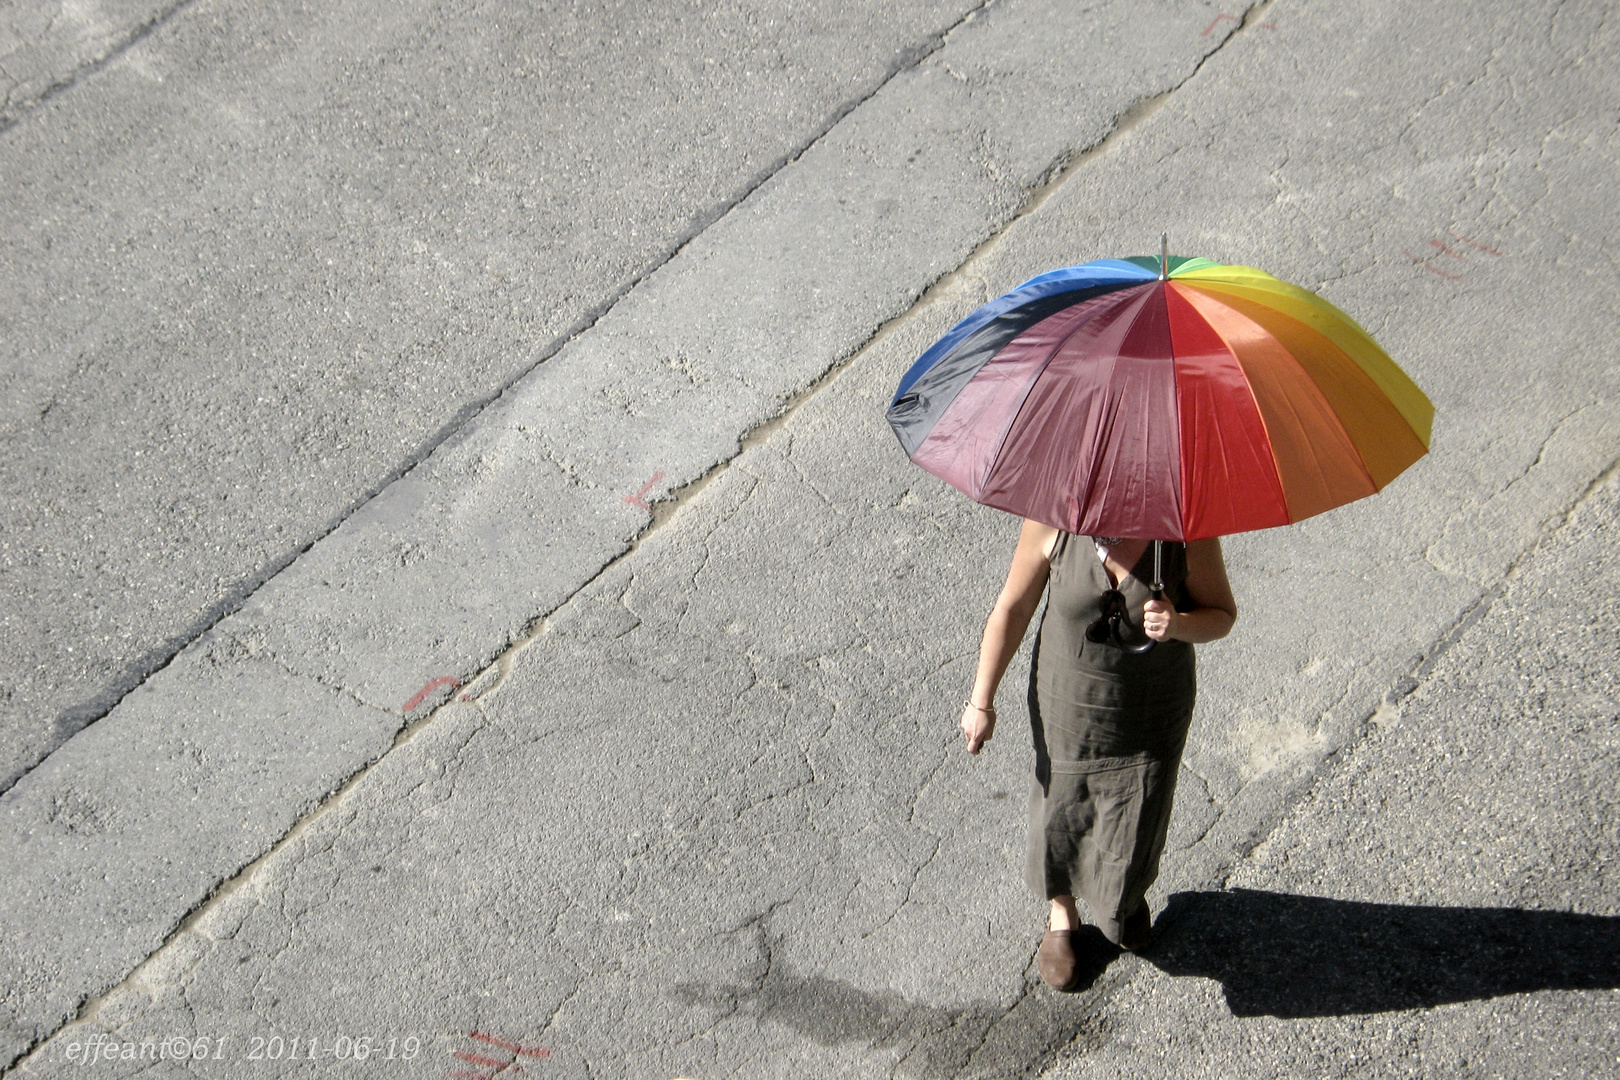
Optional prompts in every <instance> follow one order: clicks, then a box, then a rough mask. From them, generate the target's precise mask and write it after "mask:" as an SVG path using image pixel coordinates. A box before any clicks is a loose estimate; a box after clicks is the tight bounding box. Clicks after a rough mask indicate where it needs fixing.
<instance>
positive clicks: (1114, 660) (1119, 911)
mask: <svg viewBox="0 0 1620 1080" xmlns="http://www.w3.org/2000/svg"><path fill="white" fill-rule="evenodd" d="M1050 562H1051V574H1050V576H1049V578H1048V583H1047V599H1046V610H1045V612H1044V613H1043V614H1042V616H1041V622H1040V627H1039V629H1038V630H1037V631H1036V633H1035V646H1034V656H1033V660H1032V663H1031V666H1030V673H1029V716H1030V722H1031V725H1032V728H1033V735H1034V740H1035V782H1034V785H1033V787H1032V789H1031V791H1030V803H1029V814H1030V817H1029V857H1028V862H1027V865H1026V867H1025V875H1024V876H1025V880H1026V881H1027V882H1028V884H1029V887H1030V888H1032V889H1034V890H1035V891H1036V892H1037V893H1039V894H1040V895H1041V896H1043V897H1045V898H1047V899H1051V898H1052V897H1055V896H1062V895H1064V894H1070V895H1073V896H1076V897H1078V898H1080V899H1081V900H1084V901H1085V904H1086V907H1087V908H1088V909H1090V912H1091V916H1092V921H1093V922H1095V923H1096V924H1097V926H1098V927H1099V928H1100V929H1101V930H1102V932H1103V933H1104V934H1105V935H1106V936H1107V937H1108V939H1109V940H1110V941H1113V942H1115V943H1117V942H1118V941H1119V933H1120V922H1121V921H1122V920H1123V919H1125V918H1127V917H1128V916H1130V915H1131V914H1132V913H1133V912H1134V911H1135V909H1136V907H1137V906H1138V905H1139V904H1141V903H1142V898H1143V896H1144V895H1145V894H1146V892H1147V889H1148V886H1149V885H1151V884H1152V883H1153V880H1154V878H1156V877H1157V876H1158V872H1159V855H1160V853H1161V852H1163V850H1164V838H1165V830H1166V829H1167V828H1168V826H1169V823H1170V800H1171V797H1172V795H1173V794H1174V792H1175V786H1176V771H1177V769H1178V768H1179V766H1180V762H1181V750H1182V747H1183V745H1184V744H1185V743H1186V740H1187V728H1188V725H1189V724H1190V723H1191V722H1192V711H1193V697H1194V695H1195V692H1196V689H1197V682H1196V677H1195V672H1194V667H1193V647H1192V645H1190V644H1189V643H1187V642H1185V641H1162V642H1159V643H1158V644H1157V645H1155V646H1154V648H1152V649H1151V650H1149V651H1148V652H1145V653H1141V654H1137V655H1132V654H1130V653H1127V652H1125V651H1124V650H1123V649H1121V648H1120V647H1119V646H1118V645H1116V644H1115V643H1114V642H1113V641H1112V640H1109V641H1108V642H1106V643H1104V644H1100V645H1099V644H1097V643H1095V642H1092V641H1088V640H1087V639H1086V627H1087V626H1089V625H1091V623H1092V622H1094V621H1095V620H1096V619H1097V616H1098V613H1099V610H1100V609H1099V606H1098V603H1099V600H1100V599H1101V596H1102V594H1103V592H1104V590H1106V589H1107V588H1108V587H1109V585H1108V575H1107V571H1106V570H1104V568H1103V565H1102V562H1101V560H1099V559H1098V557H1097V550H1096V547H1095V546H1094V544H1093V543H1092V541H1091V539H1090V538H1089V537H1085V536H1076V535H1074V534H1072V533H1066V532H1060V533H1058V537H1057V542H1056V545H1055V547H1054V548H1053V551H1052V555H1051V560H1050ZM1162 571H1163V581H1164V588H1165V595H1166V596H1168V597H1170V598H1172V600H1173V601H1174V602H1175V606H1176V608H1177V610H1190V609H1191V607H1192V606H1193V605H1192V604H1191V603H1190V601H1189V599H1188V596H1187V592H1186V577H1187V558H1186V548H1185V547H1184V546H1183V545H1181V544H1174V543H1166V544H1165V545H1164V549H1163V556H1162ZM1152 579H1153V545H1152V544H1148V545H1147V547H1146V549H1145V550H1144V551H1143V553H1142V557H1141V558H1140V559H1139V560H1137V563H1136V565H1135V567H1133V568H1132V570H1131V573H1130V574H1129V575H1127V576H1126V577H1125V578H1124V579H1122V580H1121V582H1120V584H1119V590H1120V592H1121V593H1123V594H1124V596H1125V601H1126V604H1127V606H1128V609H1129V612H1130V623H1131V625H1130V627H1129V628H1125V627H1122V628H1121V631H1122V634H1123V635H1124V638H1125V640H1126V641H1127V642H1139V641H1143V640H1146V638H1145V636H1144V635H1143V634H1142V605H1143V604H1145V603H1146V602H1147V601H1148V600H1149V599H1150V598H1151V596H1152V592H1151V588H1150V587H1151V582H1152Z"/></svg>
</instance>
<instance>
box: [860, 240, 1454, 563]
mask: <svg viewBox="0 0 1620 1080" xmlns="http://www.w3.org/2000/svg"><path fill="white" fill-rule="evenodd" d="M1433 417H1434V406H1433V405H1431V404H1430V403H1429V399H1428V398H1427V397H1425V396H1424V394H1423V391H1421V390H1419V389H1418V388H1417V386H1416V384H1414V383H1413V382H1412V380H1411V379H1409V378H1407V376H1406V374H1405V373H1404V372H1402V371H1401V369H1400V368H1398V367H1396V366H1395V363H1394V362H1393V361H1392V360H1390V358H1389V357H1388V355H1386V354H1385V353H1384V350H1383V349H1381V348H1379V347H1378V345H1377V343H1375V342H1374V341H1373V339H1372V338H1371V337H1369V336H1368V335H1367V333H1366V331H1364V330H1362V329H1361V328H1360V327H1359V326H1357V325H1356V324H1355V322H1353V321H1352V320H1351V319H1350V317H1349V316H1347V315H1345V314H1344V312H1342V311H1340V310H1339V309H1338V308H1336V307H1334V306H1333V305H1332V304H1330V303H1328V302H1327V301H1326V300H1323V299H1322V298H1321V297H1319V296H1317V295H1315V294H1314V293H1310V292H1307V291H1306V290H1304V289H1301V288H1299V287H1297V286H1294V285H1290V284H1288V283H1286V282H1283V281H1280V280H1278V279H1277V278H1274V277H1272V276H1271V275H1270V274H1267V273H1264V272H1262V271H1260V270H1256V269H1253V268H1252V267H1248V266H1223V265H1221V264H1219V263H1215V262H1211V261H1210V260H1208V259H1195V258H1181V257H1175V258H1172V257H1171V256H1170V255H1169V254H1168V251H1167V250H1166V251H1164V252H1163V253H1161V255H1160V256H1159V257H1158V258H1153V257H1151V256H1139V257H1135V258H1129V259H1103V260H1100V261H1097V262H1090V263H1086V264H1085V265H1084V266H1070V267H1064V268H1063V269H1061V270H1053V271H1051V272H1050V273H1046V274H1041V275H1040V276H1039V277H1034V278H1031V279H1030V280H1028V281H1026V282H1024V283H1023V284H1022V285H1020V286H1018V287H1017V288H1016V289H1014V290H1012V291H1011V292H1009V293H1006V294H1005V295H1003V296H1000V297H997V298H996V299H995V300H992V301H990V302H989V303H988V304H985V305H984V306H983V307H981V308H979V309H978V310H977V311H975V312H974V313H973V314H971V315H969V316H968V317H967V318H965V319H963V320H962V321H961V322H960V323H958V324H957V325H956V326H955V327H954V328H953V329H952V330H951V331H950V333H948V334H946V335H945V336H944V337H942V338H940V340H939V341H937V342H936V343H935V344H934V345H933V346H932V347H931V348H929V349H928V351H927V352H925V353H923V354H922V356H921V357H920V358H919V359H918V360H917V362H916V363H914V364H913V365H912V366H911V369H910V370H909V371H907V372H906V374H905V377H904V378H902V379H901V380H900V387H899V389H898V390H897V391H896V392H895V395H894V400H893V401H892V402H891V403H890V405H889V409H888V418H889V423H890V425H891V426H892V427H893V428H894V432H895V434H896V435H897V436H899V439H900V444H901V446H903V447H904V448H905V451H906V454H907V455H908V456H909V457H910V458H911V460H912V461H914V462H916V463H917V464H918V465H920V466H922V467H923V468H924V469H926V470H928V471H929V472H931V473H933V474H934V475H936V476H938V477H940V478H941V479H942V480H945V481H946V482H948V483H950V484H951V485H952V486H954V487H956V488H958V489H960V490H961V491H963V492H965V493H966V494H967V495H968V496H970V497H971V498H973V499H975V500H976V501H978V502H981V503H984V504H985V505H987V506H993V507H996V508H998V509H1001V510H1006V511H1008V512H1010V513H1013V514H1017V515H1019V516H1020V517H1026V518H1033V519H1034V520H1036V521H1042V522H1045V523H1046V524H1048V525H1052V526H1055V527H1057V528H1059V529H1063V530H1065V531H1067V532H1071V533H1077V534H1081V535H1086V536H1132V537H1142V538H1147V539H1154V540H1182V541H1186V540H1197V539H1201V538H1204V537H1211V536H1224V535H1227V534H1229V533H1236V532H1245V531H1248V530H1250V529H1264V528H1269V527H1271V526H1274V525H1286V524H1288V523H1289V522H1294V521H1300V520H1302V519H1304V518H1308V517H1311V516H1312V515H1314V514H1320V513H1322V512H1323V511H1324V510H1331V509H1332V508H1333V507H1335V506H1340V505H1342V504H1344V503H1347V502H1350V501H1352V500H1354V499H1359V498H1361V497H1363V496H1365V495H1371V494H1373V493H1374V492H1376V491H1378V490H1380V489H1381V488H1383V487H1384V486H1385V485H1386V484H1388V483H1389V482H1390V481H1391V480H1393V479H1394V478H1395V477H1396V476H1398V475H1399V474H1400V473H1401V472H1402V470H1404V469H1405V468H1406V467H1407V466H1408V465H1410V464H1412V462H1414V461H1416V460H1417V459H1418V458H1419V457H1421V456H1423V454H1424V453H1426V452H1427V451H1428V446H1429V428H1430V423H1431V421H1432V420H1433Z"/></svg>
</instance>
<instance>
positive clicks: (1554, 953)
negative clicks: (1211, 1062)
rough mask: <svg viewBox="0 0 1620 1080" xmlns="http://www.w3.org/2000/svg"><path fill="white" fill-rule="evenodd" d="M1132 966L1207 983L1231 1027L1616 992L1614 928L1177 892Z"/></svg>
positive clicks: (1466, 912)
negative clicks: (1142, 964)
mask: <svg viewBox="0 0 1620 1080" xmlns="http://www.w3.org/2000/svg"><path fill="white" fill-rule="evenodd" d="M1161 918H1162V921H1163V926H1164V933H1163V936H1162V937H1161V938H1160V939H1159V941H1158V942H1157V943H1156V944H1155V945H1154V947H1153V948H1152V949H1151V950H1149V951H1147V952H1144V953H1143V959H1144V960H1146V961H1148V962H1149V963H1151V964H1153V965H1154V966H1156V967H1158V968H1159V969H1160V970H1162V971H1164V972H1165V973H1167V974H1170V975H1200V976H1203V977H1205V978H1210V979H1218V980H1220V982H1221V985H1222V988H1223V989H1224V990H1225V991H1226V1002H1227V1005H1228V1007H1229V1008H1231V1010H1232V1013H1233V1015H1234V1016H1277V1017H1284V1018H1291V1019H1293V1018H1302V1017H1308V1016H1347V1015H1353V1014H1357V1013H1376V1012H1388V1011H1392V1010H1396V1009H1416V1008H1427V1007H1429V1006H1433V1005H1441V1004H1445V1003H1448V1002H1459V1001H1479V1000H1483V999H1486V998H1493V997H1500V996H1502V995H1504V994H1525V993H1531V992H1534V991H1538V990H1613V989H1620V918H1616V917H1612V916H1604V915H1572V914H1569V913H1567V912H1558V911H1522V910H1519V909H1517V908H1466V907H1450V908H1448V907H1403V906H1400V905H1396V904H1364V903H1358V902H1356V901H1351V900H1330V899H1327V898H1324V897H1316V896H1291V895H1288V894H1286V893H1269V892H1259V891H1253V890H1249V889H1233V890H1231V891H1228V892H1198V893H1176V894H1175V895H1174V896H1172V897H1171V898H1170V901H1169V903H1168V905H1167V906H1166V907H1165V911H1164V915H1163V916H1162V917H1161Z"/></svg>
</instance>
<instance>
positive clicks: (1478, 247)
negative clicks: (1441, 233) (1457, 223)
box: [1446, 229, 1502, 255]
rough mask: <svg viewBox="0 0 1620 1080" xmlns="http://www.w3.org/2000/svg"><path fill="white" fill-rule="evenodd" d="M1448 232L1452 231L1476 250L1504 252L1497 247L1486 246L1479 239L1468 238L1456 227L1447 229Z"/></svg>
mask: <svg viewBox="0 0 1620 1080" xmlns="http://www.w3.org/2000/svg"><path fill="white" fill-rule="evenodd" d="M1446 232H1448V233H1450V234H1451V235H1452V236H1454V237H1456V238H1457V239H1458V240H1461V241H1462V242H1463V243H1465V244H1467V245H1468V246H1469V247H1471V248H1473V249H1474V250H1475V251H1483V252H1484V253H1485V254H1487V255H1500V254H1502V253H1501V252H1500V251H1497V250H1496V249H1495V248H1492V247H1486V246H1485V245H1484V244H1481V243H1479V242H1478V241H1475V240H1470V239H1468V237H1466V236H1464V235H1463V234H1462V233H1460V232H1458V231H1457V230H1456V229H1447V230H1446Z"/></svg>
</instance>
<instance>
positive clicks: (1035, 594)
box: [962, 521, 1057, 754]
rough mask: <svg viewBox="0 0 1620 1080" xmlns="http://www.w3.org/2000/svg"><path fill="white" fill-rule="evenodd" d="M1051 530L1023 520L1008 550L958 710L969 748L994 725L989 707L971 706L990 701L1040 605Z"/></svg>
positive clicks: (976, 747)
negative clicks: (1002, 578) (971, 676)
mask: <svg viewBox="0 0 1620 1080" xmlns="http://www.w3.org/2000/svg"><path fill="white" fill-rule="evenodd" d="M1056 536H1057V530H1056V529H1054V528H1053V527H1052V526H1050V525H1042V524H1041V523H1040V522H1038V521H1025V522H1024V526H1023V528H1022V529H1021V530H1020V531H1019V533H1018V547H1017V548H1016V549H1015V550H1014V551H1013V558H1012V567H1011V568H1010V569H1009V570H1008V571H1007V583H1006V584H1005V585H1003V586H1002V587H1001V595H1000V596H998V597H997V598H996V604H995V607H993V608H992V609H991V611H990V617H989V618H988V619H986V620H985V624H984V637H983V638H982V639H981V640H980V642H979V670H978V673H977V674H976V675H975V676H974V679H973V690H972V692H971V693H970V694H969V695H968V702H969V706H968V707H967V708H964V709H963V710H962V735H963V737H964V738H966V740H967V749H968V753H970V754H977V753H978V752H979V747H981V746H983V745H984V744H985V743H986V742H988V741H989V740H990V736H991V734H992V733H993V732H994V731H995V726H996V721H995V714H994V713H991V712H985V711H984V710H983V709H979V708H974V707H973V706H985V707H987V708H993V707H994V704H995V699H996V688H997V687H998V686H1000V685H1001V677H1002V676H1003V675H1004V674H1006V672H1007V665H1008V664H1010V663H1012V658H1013V656H1014V654H1016V653H1017V652H1018V646H1019V645H1020V644H1021V643H1022V642H1023V640H1024V632H1025V631H1027V630H1028V629H1029V623H1030V620H1031V619H1032V618H1034V616H1035V609H1036V608H1037V607H1038V606H1040V602H1041V594H1042V593H1043V592H1045V591H1046V577H1047V574H1048V572H1049V570H1050V564H1049V563H1048V562H1047V555H1046V551H1047V547H1048V546H1049V545H1050V544H1051V542H1052V540H1053V538H1054V537H1056Z"/></svg>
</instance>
